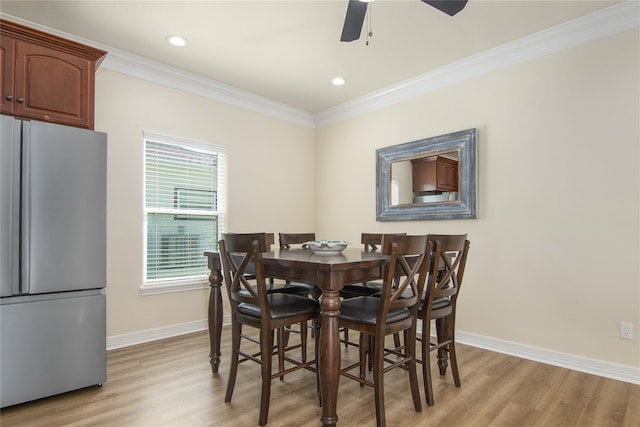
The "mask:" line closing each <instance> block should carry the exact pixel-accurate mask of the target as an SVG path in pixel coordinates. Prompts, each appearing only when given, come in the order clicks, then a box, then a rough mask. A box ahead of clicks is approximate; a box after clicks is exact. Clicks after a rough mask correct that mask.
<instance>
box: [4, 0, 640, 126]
mask: <svg viewBox="0 0 640 427" xmlns="http://www.w3.org/2000/svg"><path fill="white" fill-rule="evenodd" d="M0 16H1V17H2V18H3V19H7V20H9V21H13V22H16V23H19V24H22V25H26V26H30V27H33V28H36V29H39V30H42V31H46V32H48V33H50V34H54V35H57V36H60V37H63V38H66V39H69V40H73V41H76V42H78V43H82V44H86V45H88V46H93V47H96V48H98V49H101V50H105V51H107V52H109V53H108V55H107V57H106V58H105V60H104V61H103V62H102V64H101V68H105V69H107V70H110V71H115V72H118V73H122V74H125V75H128V76H131V77H135V78H138V79H141V80H146V81H149V82H153V83H157V84H160V85H163V86H167V87H170V88H174V89H177V90H181V91H184V92H188V93H193V94H195V95H199V96H204V97H207V98H210V99H213V100H215V101H218V102H222V103H225V104H229V105H233V106H236V107H239V108H244V109H247V110H250V111H255V112H257V113H261V114H265V115H268V116H271V117H275V118H278V119H282V120H285V121H289V122H292V123H295V124H299V125H302V126H306V127H310V128H314V127H320V126H325V125H328V124H331V123H336V122H339V121H343V120H347V119H349V118H352V117H355V116H359V115H362V114H366V113H369V112H372V111H375V110H378V109H381V108H384V107H387V106H390V105H394V104H397V103H400V102H404V101H407V100H410V99H412V98H415V97H417V96H421V95H424V94H426V93H429V92H432V91H435V90H438V89H442V88H444V87H447V86H451V85H454V84H457V83H460V82H462V81H465V80H469V79H472V78H474V77H478V76H481V75H484V74H487V73H490V72H492V71H496V70H499V69H502V68H506V67H509V66H511V65H515V64H519V63H522V62H526V61H530V60H533V59H536V58H540V57H542V56H545V55H549V54H552V53H555V52H559V51H561V50H565V49H569V48H572V47H576V46H579V45H581V44H585V43H589V42H591V41H594V40H597V39H601V38H604V37H608V36H612V35H615V34H618V33H621V32H623V31H628V30H631V29H634V28H638V27H639V26H640V1H637V0H628V1H625V2H623V3H620V4H618V5H615V6H612V7H610V8H607V9H604V10H601V11H599V12H595V13H592V14H589V15H586V16H584V17H581V18H578V19H575V20H572V21H569V22H566V23H564V24H560V25H557V26H555V27H552V28H549V29H547V30H544V31H541V32H539V33H535V34H532V35H530V36H527V37H523V38H521V39H518V40H515V41H512V42H509V43H506V44H504V45H501V46H498V47H496V48H494V49H490V50H487V51H485V52H482V53H479V54H476V55H473V56H471V57H469V58H466V59H463V60H460V61H457V62H454V63H452V64H449V65H446V66H444V67H441V68H438V69H436V70H433V71H430V72H428V73H425V74H422V75H419V76H417V77H414V78H412V79H408V80H405V81H403V82H400V83H398V84H395V85H392V86H388V87H386V88H383V89H381V90H378V91H375V92H372V93H370V94H368V95H365V96H362V97H360V98H356V99H354V100H352V101H348V102H345V103H342V104H339V105H336V106H334V107H331V108H328V109H326V110H323V111H320V112H318V113H316V114H315V115H314V114H313V113H310V112H307V111H304V110H301V109H298V108H294V107H291V106H288V105H285V104H282V103H279V102H277V101H274V100H271V99H268V98H264V97H261V96H258V95H255V94H252V93H250V92H246V91H243V90H240V89H237V88H234V87H232V86H228V85H225V84H222V83H219V82H216V81H213V80H209V79H205V78H203V77H200V76H198V75H195V74H192V73H188V72H185V71H182V70H179V69H176V68H173V67H169V66H166V65H164V64H161V63H159V62H155V61H151V60H148V59H146V58H142V57H140V56H137V55H133V54H130V53H128V52H124V51H121V50H118V49H115V48H112V47H110V46H106V45H102V44H100V43H96V42H93V41H91V40H86V39H83V38H80V37H76V36H73V35H71V34H67V33H64V32H62V31H58V30H55V29H52V28H48V27H45V26H42V25H38V24H35V23H33V22H29V21H26V20H23V19H20V18H16V17H13V16H10V15H6V14H3V13H0Z"/></svg>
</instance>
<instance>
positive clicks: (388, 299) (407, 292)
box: [378, 235, 433, 324]
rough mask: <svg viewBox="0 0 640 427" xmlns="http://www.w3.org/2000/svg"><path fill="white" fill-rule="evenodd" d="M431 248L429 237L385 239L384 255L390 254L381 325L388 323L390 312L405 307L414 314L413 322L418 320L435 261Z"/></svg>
mask: <svg viewBox="0 0 640 427" xmlns="http://www.w3.org/2000/svg"><path fill="white" fill-rule="evenodd" d="M432 247H433V244H432V243H431V242H430V241H429V240H428V239H427V236H406V235H404V236H394V235H385V236H384V237H383V246H382V253H384V254H385V255H389V260H388V261H387V262H386V263H385V268H384V275H383V278H384V284H383V286H382V291H381V295H380V306H379V307H380V308H379V312H378V321H379V322H380V324H385V323H386V322H387V320H388V314H389V313H390V312H394V311H395V310H400V309H403V308H405V309H408V310H409V311H410V312H411V319H415V317H416V316H417V310H418V305H419V304H420V302H421V298H422V294H423V287H424V284H425V281H426V278H427V267H428V266H429V260H430V259H431V258H432V250H433V249H432Z"/></svg>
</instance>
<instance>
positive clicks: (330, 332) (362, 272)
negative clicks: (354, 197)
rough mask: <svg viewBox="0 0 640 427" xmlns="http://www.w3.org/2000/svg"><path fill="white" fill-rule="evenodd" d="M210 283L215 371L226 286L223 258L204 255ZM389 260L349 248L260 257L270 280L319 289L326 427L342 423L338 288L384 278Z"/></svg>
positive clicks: (320, 363)
mask: <svg viewBox="0 0 640 427" xmlns="http://www.w3.org/2000/svg"><path fill="white" fill-rule="evenodd" d="M204 255H205V256H206V257H207V262H208V268H209V271H210V275H209V283H210V287H211V292H210V296H209V312H208V321H209V340H210V353H209V357H210V363H211V369H212V371H213V372H214V373H216V372H218V368H219V366H220V359H221V356H222V355H221V353H220V339H221V336H222V324H223V304H222V292H221V287H222V285H223V276H222V262H221V260H220V254H219V253H218V252H215V251H206V252H205V253H204ZM386 260H387V256H385V255H383V254H381V253H380V252H370V251H365V250H364V249H362V248H357V247H348V248H346V249H344V250H343V251H342V252H340V253H338V254H320V253H315V252H313V251H312V250H310V249H275V250H273V251H270V252H264V253H263V254H262V262H263V264H264V273H265V276H266V277H272V278H275V279H281V280H286V281H291V282H301V283H306V284H310V285H314V286H316V287H317V288H318V289H319V290H320V292H321V294H320V297H319V303H320V316H321V327H320V337H319V339H320V345H319V350H318V354H317V355H316V357H317V358H318V378H319V381H320V393H321V398H322V414H321V417H320V421H321V422H322V425H323V426H335V425H336V424H337V422H338V414H337V397H338V383H339V379H340V363H341V361H340V359H341V348H340V334H339V331H338V315H339V314H340V290H341V289H342V287H343V286H344V285H347V284H355V283H362V282H366V281H369V280H375V279H380V278H381V277H382V274H383V266H384V263H385V261H386Z"/></svg>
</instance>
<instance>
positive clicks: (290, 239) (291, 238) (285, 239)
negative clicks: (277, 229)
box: [279, 233, 316, 249]
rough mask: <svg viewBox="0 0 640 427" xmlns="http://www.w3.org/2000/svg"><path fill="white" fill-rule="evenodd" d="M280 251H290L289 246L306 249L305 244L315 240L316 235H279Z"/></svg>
mask: <svg viewBox="0 0 640 427" xmlns="http://www.w3.org/2000/svg"><path fill="white" fill-rule="evenodd" d="M279 237H280V249H291V245H301V246H300V247H302V248H303V249H307V248H308V245H305V244H304V243H305V242H310V241H313V240H316V233H280V236H279Z"/></svg>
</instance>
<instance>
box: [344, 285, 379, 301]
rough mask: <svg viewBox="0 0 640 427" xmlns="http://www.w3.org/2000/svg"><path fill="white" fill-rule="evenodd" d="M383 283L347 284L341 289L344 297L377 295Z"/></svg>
mask: <svg viewBox="0 0 640 427" xmlns="http://www.w3.org/2000/svg"><path fill="white" fill-rule="evenodd" d="M381 287H382V283H376V282H366V283H362V284H358V285H346V286H345V287H343V288H342V290H341V291H340V296H341V297H342V298H345V299H346V298H355V297H366V296H371V295H376V294H379V293H380V288H381Z"/></svg>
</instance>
